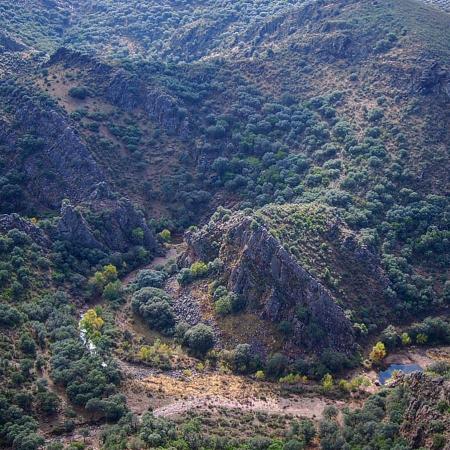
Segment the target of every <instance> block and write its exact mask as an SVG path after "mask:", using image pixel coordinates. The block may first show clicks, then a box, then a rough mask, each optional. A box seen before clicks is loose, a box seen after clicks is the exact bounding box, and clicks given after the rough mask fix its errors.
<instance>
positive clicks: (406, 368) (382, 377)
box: [378, 364, 423, 384]
mask: <svg viewBox="0 0 450 450" xmlns="http://www.w3.org/2000/svg"><path fill="white" fill-rule="evenodd" d="M395 371H399V372H403V373H412V372H422V371H423V369H422V367H420V366H419V364H391V365H390V366H389V367H388V368H387V369H386V370H383V371H382V372H380V373H379V374H378V380H379V381H380V383H381V384H385V383H386V381H388V380H389V378H391V377H392V373H393V372H395Z"/></svg>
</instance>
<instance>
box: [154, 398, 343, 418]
mask: <svg viewBox="0 0 450 450" xmlns="http://www.w3.org/2000/svg"><path fill="white" fill-rule="evenodd" d="M330 405H334V406H336V407H337V408H342V407H344V406H346V405H348V404H346V403H345V402H343V401H332V400H328V399H324V398H321V397H302V398H296V399H284V398H276V399H272V400H260V399H249V400H247V401H245V402H242V401H239V400H237V399H236V400H230V399H228V398H225V397H221V396H208V397H197V398H190V399H187V400H177V401H174V402H172V403H170V404H168V405H165V406H161V407H160V408H156V409H154V410H153V414H154V415H155V416H157V417H165V418H170V417H174V416H178V415H182V414H184V413H186V412H188V411H191V410H193V409H206V410H208V409H210V408H211V407H215V408H225V409H239V410H241V411H244V412H248V411H252V412H264V413H269V414H279V415H287V414H290V415H292V416H295V417H302V418H308V419H319V418H321V417H322V415H323V411H324V409H325V408H326V407H327V406H330Z"/></svg>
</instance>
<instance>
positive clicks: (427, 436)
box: [400, 373, 450, 449]
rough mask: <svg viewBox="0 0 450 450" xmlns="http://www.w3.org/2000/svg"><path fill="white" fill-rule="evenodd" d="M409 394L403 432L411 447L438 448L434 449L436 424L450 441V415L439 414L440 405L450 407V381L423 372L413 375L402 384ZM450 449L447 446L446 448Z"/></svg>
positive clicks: (403, 379) (401, 429)
mask: <svg viewBox="0 0 450 450" xmlns="http://www.w3.org/2000/svg"><path fill="white" fill-rule="evenodd" d="M400 383H401V384H403V385H404V386H405V387H406V389H408V391H409V392H410V400H409V404H408V406H407V408H406V411H405V415H404V420H403V423H402V426H401V428H400V433H401V434H402V435H403V436H404V438H405V439H406V441H407V443H408V445H410V446H411V448H437V447H434V446H433V435H434V434H435V433H436V432H437V431H438V430H437V429H434V427H435V426H436V424H438V423H439V424H441V426H440V429H441V431H444V435H446V438H447V443H449V442H450V441H449V439H450V415H449V414H448V413H447V414H446V413H445V412H444V414H443V413H442V411H439V409H438V408H439V405H446V406H444V407H447V408H448V405H449V404H450V381H449V380H446V379H445V378H443V377H436V378H432V377H430V376H427V375H425V374H423V373H414V374H412V375H409V376H406V377H403V378H402V380H401V381H400ZM439 448H441V447H439ZM445 448H446V449H448V448H449V447H448V445H447V446H446V447H445Z"/></svg>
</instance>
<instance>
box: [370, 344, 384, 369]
mask: <svg viewBox="0 0 450 450" xmlns="http://www.w3.org/2000/svg"><path fill="white" fill-rule="evenodd" d="M386 355H387V352H386V347H385V345H384V344H383V343H382V342H377V343H376V344H375V345H374V347H373V348H372V351H371V352H370V355H369V358H370V359H371V361H373V362H374V363H375V364H378V363H379V362H380V361H381V360H382V359H384V358H385V356H386Z"/></svg>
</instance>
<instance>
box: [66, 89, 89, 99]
mask: <svg viewBox="0 0 450 450" xmlns="http://www.w3.org/2000/svg"><path fill="white" fill-rule="evenodd" d="M69 95H70V96H71V97H72V98H76V99H77V100H85V99H86V98H87V97H89V89H88V88H87V87H86V86H75V87H72V88H70V89H69Z"/></svg>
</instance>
